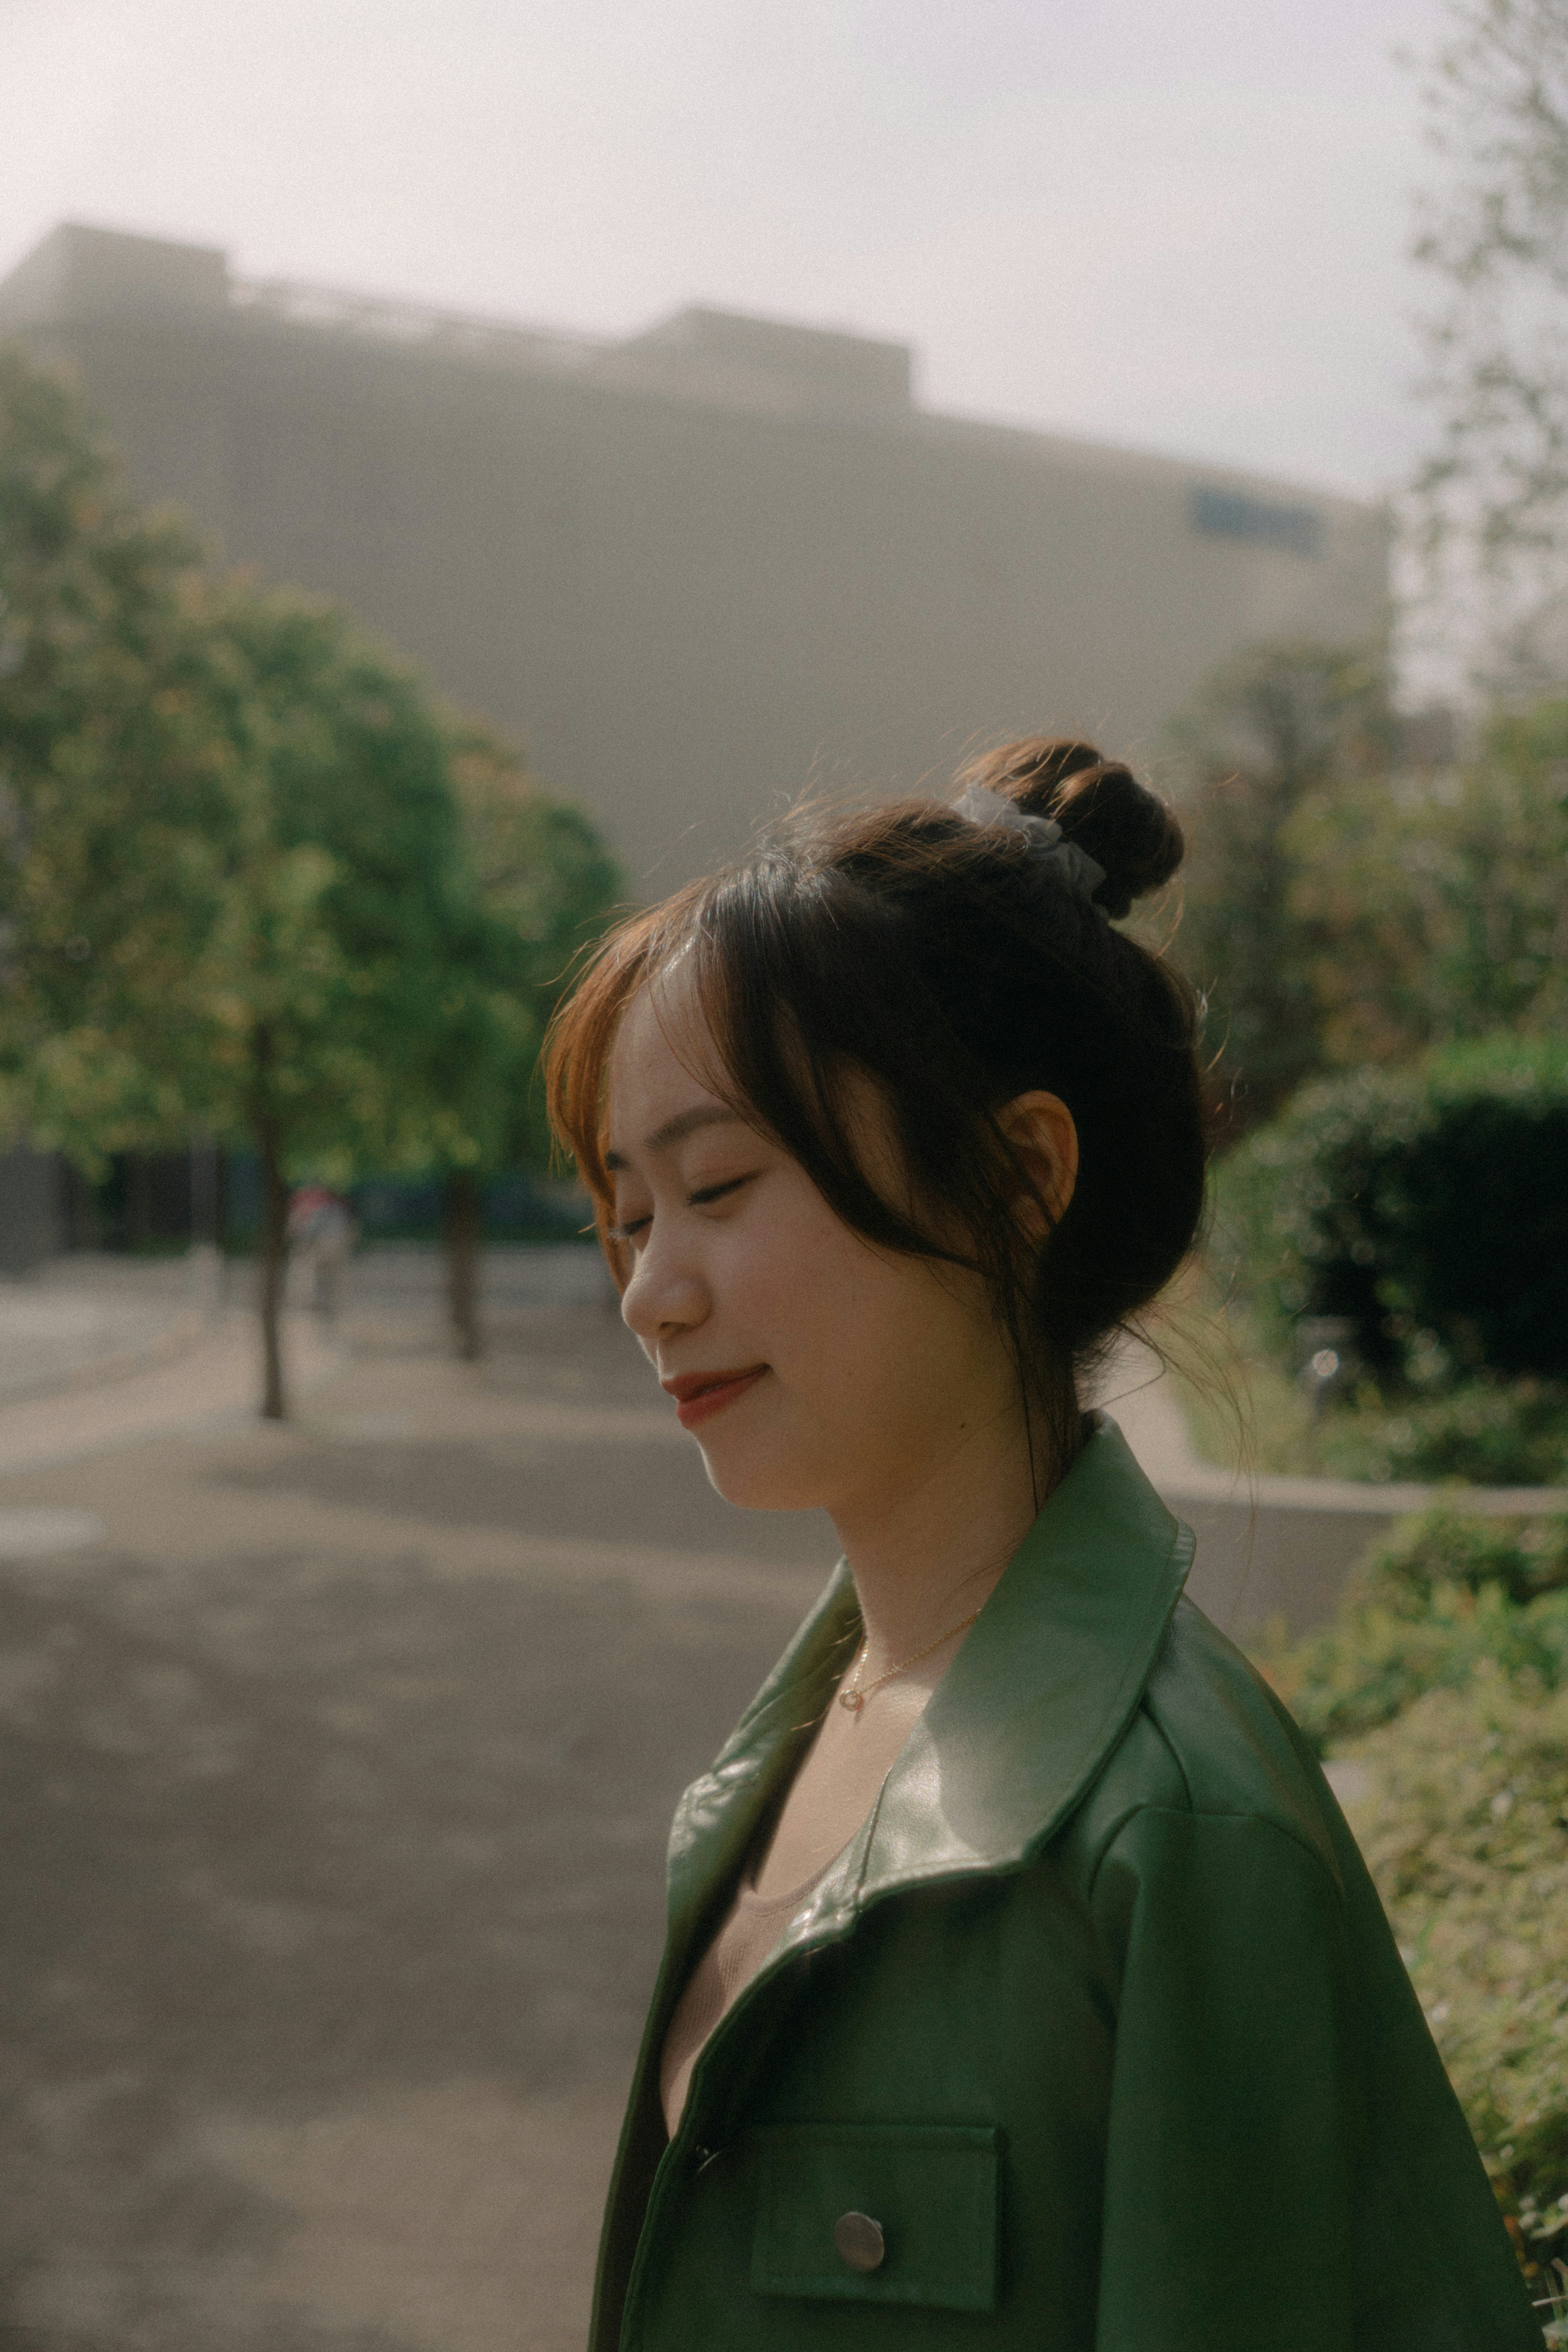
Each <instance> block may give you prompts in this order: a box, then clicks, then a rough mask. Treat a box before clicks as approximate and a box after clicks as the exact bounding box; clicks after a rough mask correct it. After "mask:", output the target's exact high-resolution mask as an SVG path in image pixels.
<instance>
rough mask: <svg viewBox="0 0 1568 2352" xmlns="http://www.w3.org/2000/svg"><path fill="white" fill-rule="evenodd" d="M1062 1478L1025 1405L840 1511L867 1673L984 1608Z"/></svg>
mask: <svg viewBox="0 0 1568 2352" xmlns="http://www.w3.org/2000/svg"><path fill="white" fill-rule="evenodd" d="M1062 1466H1063V1467H1065V1466H1066V1465H1062ZM1060 1477H1061V1469H1059V1468H1058V1467H1057V1466H1056V1465H1054V1463H1053V1462H1052V1460H1051V1450H1050V1448H1049V1446H1048V1445H1047V1444H1046V1443H1045V1440H1044V1435H1043V1433H1042V1431H1041V1430H1040V1427H1039V1426H1038V1425H1036V1427H1035V1429H1034V1432H1033V1448H1032V1461H1031V1448H1030V1428H1029V1424H1028V1423H1027V1422H1026V1420H1025V1418H1024V1414H1023V1412H1022V1410H1021V1408H1020V1409H1019V1410H1018V1411H1017V1412H1011V1413H1008V1414H1006V1415H1004V1416H998V1420H996V1421H995V1422H993V1423H989V1424H986V1425H982V1426H980V1427H977V1428H973V1429H970V1430H968V1431H967V1432H965V1433H964V1434H963V1435H962V1437H961V1438H960V1439H959V1440H958V1441H957V1442H956V1444H954V1445H953V1446H952V1447H951V1448H950V1449H948V1450H947V1451H946V1452H942V1451H941V1450H939V1449H936V1450H934V1452H933V1454H930V1455H928V1456H927V1457H926V1458H925V1459H924V1460H923V1461H922V1462H921V1464H919V1465H915V1466H910V1465H904V1468H903V1470H902V1472H901V1475H898V1476H896V1477H895V1478H889V1479H888V1480H887V1481H886V1482H885V1485H883V1486H881V1487H880V1489H879V1490H878V1491H874V1492H868V1493H866V1494H863V1495H860V1496H855V1497H853V1498H852V1499H846V1500H845V1501H844V1503H843V1504H842V1505H841V1507H836V1508H835V1509H834V1510H833V1512H832V1518H833V1523H834V1526H835V1528H836V1529H837V1532H838V1537H839V1541H840V1543H841V1545H842V1547H843V1552H844V1557H845V1559H846V1560H847V1561H848V1562H849V1566H850V1570H851V1572H852V1575H853V1577H854V1580H855V1591H856V1593H857V1595H858V1598H859V1601H860V1606H861V1615H862V1620H863V1622H864V1625H865V1634H866V1661H865V1673H866V1675H868V1676H874V1675H877V1674H878V1673H881V1672H885V1671H887V1670H888V1669H889V1668H891V1667H893V1666H894V1665H896V1664H899V1663H900V1661H902V1660H903V1659H904V1658H907V1657H911V1656H913V1654H914V1653H915V1651H917V1650H920V1649H922V1648H924V1647H925V1644H926V1643H930V1642H935V1641H936V1640H937V1639H938V1637H939V1636H941V1635H943V1634H945V1633H947V1632H948V1630H949V1629H950V1628H951V1627H956V1625H957V1624H958V1623H959V1622H960V1621H961V1620H963V1619H964V1618H967V1617H968V1616H970V1615H971V1614H972V1613H973V1612H975V1611H977V1610H978V1609H980V1608H982V1607H983V1606H984V1604H985V1602H986V1601H987V1600H988V1598H989V1597H990V1594H991V1592H992V1591H993V1590H994V1588H995V1586H996V1585H997V1583H998V1580H999V1579H1000V1577H1001V1574H1002V1570H1004V1569H1005V1568H1006V1566H1007V1564H1008V1562H1009V1559H1011V1558H1012V1556H1013V1554H1014V1552H1015V1551H1016V1550H1017V1549H1018V1548H1019V1544H1020V1543H1021V1542H1022V1541H1023V1539H1024V1537H1025V1536H1026V1535H1027V1534H1028V1533H1029V1530H1030V1528H1031V1527H1032V1526H1033V1524H1034V1521H1035V1519H1036V1517H1037V1516H1038V1514H1039V1511H1040V1505H1041V1504H1042V1503H1043V1502H1044V1500H1045V1498H1046V1496H1047V1495H1048V1494H1049V1493H1050V1492H1051V1488H1052V1487H1053V1486H1055V1485H1056V1484H1057V1483H1058V1481H1059V1479H1060ZM937 1664H940V1661H939V1660H938V1661H937Z"/></svg>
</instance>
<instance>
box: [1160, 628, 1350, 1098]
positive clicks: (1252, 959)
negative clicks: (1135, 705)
mask: <svg viewBox="0 0 1568 2352" xmlns="http://www.w3.org/2000/svg"><path fill="white" fill-rule="evenodd" d="M1393 731H1394V730H1393V721H1392V718H1391V714H1390V710H1389V705H1388V698H1387V688H1386V682H1385V674H1384V671H1383V667H1382V665H1381V663H1380V662H1379V661H1378V660H1376V659H1375V658H1374V657H1373V656H1369V655H1367V654H1365V653H1363V652H1358V651H1354V650H1351V649H1346V648H1343V647H1336V646H1318V645H1312V644H1306V643H1300V644H1285V645H1272V646H1254V647H1252V648H1251V649H1250V650H1249V651H1248V652H1246V653H1244V654H1242V655H1240V656H1238V657H1237V659H1236V660H1235V661H1233V662H1231V663H1229V664H1228V665H1227V666H1226V667H1224V668H1223V669H1221V670H1220V671H1218V673H1217V674H1216V676H1215V677H1214V679H1213V680H1212V681H1211V683H1210V684H1209V686H1208V687H1207V688H1206V689H1205V690H1204V692H1203V693H1202V694H1201V695H1200V697H1199V698H1197V701H1196V702H1195V703H1194V705H1193V706H1192V707H1191V709H1189V710H1188V711H1187V712H1186V715H1185V716H1184V717H1183V718H1182V719H1179V720H1178V721H1177V723H1176V729H1175V730H1174V739H1173V740H1174V749H1175V751H1176V758H1177V761H1178V763H1179V766H1180V769H1181V771H1182V774H1183V783H1184V789H1183V792H1182V795H1181V816H1182V822H1183V824H1184V825H1185V827H1186V832H1187V838H1188V858H1187V863H1186V868H1185V874H1186V886H1185V904H1184V908H1183V912H1182V917H1181V922H1180V926H1179V929H1178V931H1177V935H1176V959H1177V961H1178V962H1179V963H1180V964H1181V965H1182V967H1183V969H1184V970H1185V971H1186V973H1187V975H1188V977H1189V978H1190V979H1191V980H1192V981H1193V982H1194V984H1195V985H1196V986H1197V987H1198V988H1199V989H1200V990H1202V991H1203V992H1204V994H1205V996H1206V998H1207V1005H1208V1020H1207V1037H1208V1041H1209V1051H1210V1053H1211V1055H1212V1057H1213V1058H1212V1071H1213V1079H1214V1085H1215V1089H1216V1093H1217V1097H1218V1111H1219V1119H1220V1125H1221V1130H1222V1133H1224V1134H1226V1135H1235V1134H1239V1133H1240V1132H1243V1131H1244V1130H1245V1129H1247V1128H1249V1127H1250V1126H1253V1125H1255V1124H1256V1123H1257V1122H1258V1121H1259V1120H1260V1119H1266V1118H1270V1117H1271V1116H1272V1114H1273V1113H1274V1111H1275V1110H1276V1109H1277V1108H1279V1106H1280V1105H1281V1103H1282V1102H1283V1101H1284V1099H1285V1098H1286V1097H1287V1096H1288V1095H1289V1094H1290V1093H1291V1089H1292V1088H1293V1087H1295V1086H1296V1085H1297V1084H1299V1082H1300V1081H1301V1078H1302V1077H1304V1076H1306V1075H1307V1073H1308V1072H1309V1071H1311V1070H1313V1069H1315V1068H1316V1067H1317V1066H1319V1063H1320V1062H1321V1060H1322V1020H1321V1012H1320V1006H1319V1001H1318V997H1317V994H1316V992H1315V990H1314V985H1313V972H1314V957H1313V949H1314V944H1315V942H1314V940H1313V937H1312V932H1311V930H1310V929H1309V928H1308V927H1307V925H1306V924H1305V923H1304V922H1303V919H1302V914H1301V908H1300V907H1299V905H1298V903H1297V900H1296V898H1295V895H1294V890H1295V881H1296V866H1295V861H1294V858H1293V856H1292V855H1291V848H1290V845H1289V829H1290V825H1291V820H1292V818H1293V817H1294V816H1295V815H1296V813H1297V812H1298V811H1299V810H1300V809H1301V807H1302V805H1303V804H1304V803H1306V802H1307V801H1308V800H1309V799H1310V798H1311V797H1312V796H1313V795H1317V794H1321V793H1323V792H1324V791H1325V789H1327V788H1328V787H1330V785H1331V784H1336V785H1337V784H1342V783H1343V782H1346V781H1347V780H1351V779H1360V778H1363V777H1368V776H1372V775H1376V774H1380V773H1385V772H1386V767H1387V762H1388V758H1389V753H1390V748H1391V743H1392V739H1393Z"/></svg>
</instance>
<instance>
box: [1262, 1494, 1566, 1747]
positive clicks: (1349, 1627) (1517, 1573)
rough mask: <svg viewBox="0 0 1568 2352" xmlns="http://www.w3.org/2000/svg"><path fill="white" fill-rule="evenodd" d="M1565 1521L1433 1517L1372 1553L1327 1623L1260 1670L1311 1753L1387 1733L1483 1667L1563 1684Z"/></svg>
mask: <svg viewBox="0 0 1568 2352" xmlns="http://www.w3.org/2000/svg"><path fill="white" fill-rule="evenodd" d="M1564 1588H1568V1517H1554V1518H1543V1519H1531V1520H1514V1519H1494V1518H1492V1517H1490V1516H1482V1515H1481V1514H1479V1513H1477V1512H1466V1511H1445V1510H1433V1511H1427V1512H1423V1513H1421V1514H1420V1515H1418V1516H1417V1517H1414V1518H1410V1519H1404V1520H1401V1521H1399V1522H1398V1523H1397V1524H1396V1527H1395V1528H1393V1529H1392V1530H1391V1532H1390V1534H1389V1535H1388V1536H1387V1538H1385V1540H1384V1541H1383V1542H1382V1543H1380V1544H1377V1545H1375V1546H1374V1547H1373V1549H1372V1550H1371V1551H1370V1552H1369V1554H1368V1555H1367V1558H1366V1559H1365V1560H1364V1563H1363V1565H1362V1567H1361V1568H1360V1570H1358V1571H1357V1573H1356V1576H1355V1578H1354V1580H1353V1581H1352V1583H1351V1585H1350V1586H1349V1587H1348V1589H1347V1591H1346V1592H1345V1594H1344V1597H1343V1601H1342V1602H1341V1605H1340V1608H1339V1611H1338V1612H1337V1613H1336V1615H1335V1617H1334V1619H1333V1622H1332V1623H1331V1624H1329V1625H1326V1626H1324V1627H1323V1628H1322V1630H1321V1631H1319V1632H1317V1633H1312V1634H1309V1635H1308V1636H1307V1638H1306V1639H1305V1640H1304V1641H1302V1642H1300V1643H1297V1644H1295V1645H1294V1647H1285V1646H1283V1645H1281V1644H1278V1643H1277V1644H1275V1646H1274V1648H1273V1650H1272V1652H1271V1653H1270V1654H1266V1656H1265V1659H1264V1664H1265V1665H1266V1667H1267V1671H1268V1673H1269V1676H1270V1681H1271V1682H1272V1683H1273V1684H1274V1685H1275V1687H1276V1688H1277V1689H1278V1691H1279V1692H1280V1694H1281V1697H1282V1698H1283V1699H1284V1700H1285V1702H1286V1705H1287V1706H1289V1707H1290V1709H1291V1713H1292V1714H1293V1715H1294V1716H1295V1717H1296V1720H1297V1722H1298V1723H1300V1725H1301V1728H1302V1730H1303V1731H1305V1733H1306V1734H1307V1737H1308V1738H1310V1739H1311V1740H1312V1742H1313V1744H1314V1745H1315V1746H1316V1747H1317V1748H1318V1749H1319V1750H1320V1752H1322V1751H1323V1750H1325V1749H1327V1748H1329V1747H1331V1746H1333V1745H1334V1744H1335V1743H1337V1742H1339V1741H1342V1740H1344V1739H1348V1738H1354V1737H1356V1736H1357V1735H1358V1734H1360V1733H1362V1732H1365V1731H1370V1730H1372V1729H1374V1728H1375V1727H1376V1726H1377V1725H1379V1724H1382V1723H1386V1722H1388V1721H1389V1720H1390V1719H1391V1718H1392V1717H1395V1716H1396V1715H1398V1714H1399V1713H1400V1712H1401V1711H1402V1710H1403V1709H1404V1708H1406V1707H1407V1706H1412V1705H1413V1704H1414V1703H1415V1701H1416V1699H1417V1698H1419V1697H1420V1696H1421V1695H1422V1693H1423V1692H1425V1691H1428V1690H1434V1689H1439V1688H1441V1689H1449V1688H1458V1687H1459V1686H1460V1685H1463V1684H1464V1683H1465V1682H1466V1681H1467V1680H1468V1679H1469V1675H1471V1674H1472V1673H1473V1672H1474V1671H1475V1669H1476V1667H1477V1665H1478V1664H1479V1662H1480V1661H1482V1660H1486V1661H1489V1662H1490V1664H1492V1665H1494V1666H1495V1667H1496V1668H1497V1670H1498V1671H1499V1672H1500V1673H1502V1674H1504V1675H1531V1676H1533V1677H1534V1678H1535V1682H1536V1684H1537V1685H1539V1686H1540V1687H1542V1688H1544V1689H1549V1690H1555V1689H1556V1688H1557V1687H1558V1686H1559V1685H1560V1684H1562V1683H1563V1681H1564V1680H1568V1589H1564Z"/></svg>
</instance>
